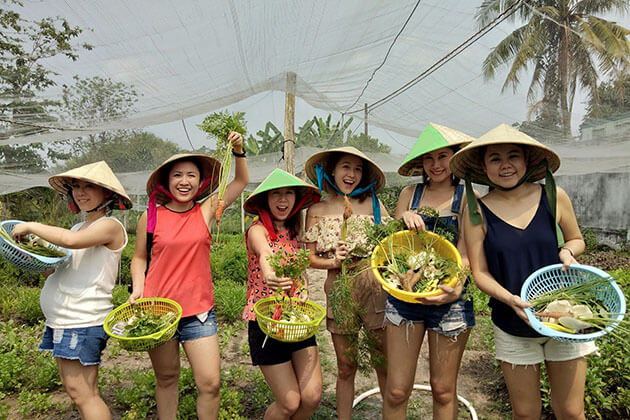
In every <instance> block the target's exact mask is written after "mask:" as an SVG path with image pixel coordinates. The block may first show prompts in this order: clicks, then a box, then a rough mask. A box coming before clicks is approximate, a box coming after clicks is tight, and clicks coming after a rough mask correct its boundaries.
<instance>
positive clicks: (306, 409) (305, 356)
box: [291, 346, 322, 420]
mask: <svg viewBox="0 0 630 420" xmlns="http://www.w3.org/2000/svg"><path fill="white" fill-rule="evenodd" d="M292 363H293V369H294V371H295V376H296V377H297V382H298V386H299V388H300V407H299V408H298V410H297V411H296V412H295V414H294V415H293V416H292V417H291V419H292V420H301V419H305V420H306V419H309V418H311V415H312V414H313V413H314V412H315V410H316V409H317V406H318V405H319V402H320V401H321V399H322V367H321V364H320V360H319V351H318V350H317V346H311V347H306V348H304V349H302V350H298V351H296V352H295V353H293V358H292Z"/></svg>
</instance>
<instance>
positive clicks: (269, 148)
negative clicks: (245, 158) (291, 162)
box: [245, 121, 284, 155]
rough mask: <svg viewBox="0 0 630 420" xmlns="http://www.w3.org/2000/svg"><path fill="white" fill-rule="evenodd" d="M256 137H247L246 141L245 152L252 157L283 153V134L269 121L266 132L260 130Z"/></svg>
mask: <svg viewBox="0 0 630 420" xmlns="http://www.w3.org/2000/svg"><path fill="white" fill-rule="evenodd" d="M256 136H258V139H256V137H254V136H253V135H251V134H250V135H249V136H247V138H246V139H245V150H246V151H247V153H249V154H251V155H259V154H262V153H273V152H281V151H282V147H283V146H284V136H283V135H282V132H281V131H280V130H279V129H278V127H276V126H275V125H274V123H272V122H271V121H267V124H265V129H264V130H258V131H257V132H256Z"/></svg>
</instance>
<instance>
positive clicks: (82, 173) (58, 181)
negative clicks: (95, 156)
mask: <svg viewBox="0 0 630 420" xmlns="http://www.w3.org/2000/svg"><path fill="white" fill-rule="evenodd" d="M72 179H78V180H81V181H85V182H90V183H92V184H96V185H99V186H101V187H103V188H105V189H107V190H109V191H111V192H113V193H116V194H118V196H119V197H120V199H121V200H122V204H123V206H124V207H125V209H130V208H131V206H132V205H133V204H132V203H131V200H130V199H129V196H128V195H127V193H126V192H125V189H124V188H123V186H122V184H121V183H120V181H119V180H118V178H116V175H114V172H113V171H112V169H111V168H110V167H109V165H108V164H107V163H106V162H105V161H104V160H101V161H99V162H94V163H90V164H87V165H83V166H79V167H78V168H74V169H71V170H69V171H67V172H64V173H61V174H59V175H54V176H51V177H50V178H48V183H49V184H50V186H51V187H53V188H54V189H55V190H57V191H59V192H60V193H62V194H66V195H69V194H70V193H71V192H70V188H69V185H70V182H71V180H72Z"/></svg>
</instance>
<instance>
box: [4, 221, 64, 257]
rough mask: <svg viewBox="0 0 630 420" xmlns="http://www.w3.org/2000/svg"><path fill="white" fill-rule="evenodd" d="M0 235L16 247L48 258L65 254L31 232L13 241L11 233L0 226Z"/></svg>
mask: <svg viewBox="0 0 630 420" xmlns="http://www.w3.org/2000/svg"><path fill="white" fill-rule="evenodd" d="M0 235H2V237H3V238H4V239H6V240H7V241H8V242H10V243H12V244H13V245H15V246H17V247H18V248H20V249H23V250H24V251H28V252H30V253H32V254H36V255H39V256H42V257H50V258H60V257H64V256H65V255H66V253H65V252H63V251H61V250H59V249H55V248H53V247H52V245H51V244H50V243H48V242H47V241H44V240H43V239H42V238H40V237H38V236H36V235H33V234H30V235H26V236H25V237H24V238H23V239H22V240H20V241H19V242H16V241H14V240H13V238H12V237H11V235H9V233H8V232H7V231H6V230H4V228H0Z"/></svg>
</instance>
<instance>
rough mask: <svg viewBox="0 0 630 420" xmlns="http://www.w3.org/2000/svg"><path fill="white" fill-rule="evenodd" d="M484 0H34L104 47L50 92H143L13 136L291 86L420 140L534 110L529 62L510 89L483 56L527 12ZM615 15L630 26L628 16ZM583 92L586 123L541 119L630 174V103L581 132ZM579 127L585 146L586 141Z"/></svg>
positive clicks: (37, 120)
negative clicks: (118, 110)
mask: <svg viewBox="0 0 630 420" xmlns="http://www.w3.org/2000/svg"><path fill="white" fill-rule="evenodd" d="M481 3H482V2H481V1H449V2H445V1H443V0H423V1H417V0H399V1H386V2H384V1H381V0H360V1H359V0H352V1H343V2H340V1H332V0H320V1H306V0H301V1H300V0H295V1H282V0H265V1H245V0H232V1H228V0H217V1H212V2H204V1H192V0H190V1H177V2H175V1H156V0H138V1H123V0H111V1H106V2H103V1H98V0H66V1H63V2H59V1H52V0H43V1H28V0H27V1H24V7H23V8H21V9H20V10H19V12H20V13H21V14H22V15H23V16H24V17H26V18H28V19H33V20H36V19H41V18H43V17H49V16H62V17H63V18H65V19H67V21H68V22H69V23H70V24H71V25H78V26H79V27H81V28H83V29H84V32H83V33H82V34H81V35H80V37H79V38H78V39H79V40H80V42H81V43H87V44H90V45H92V47H93V48H92V49H91V50H89V51H88V50H81V51H80V52H79V53H78V58H77V59H76V61H73V60H70V59H68V58H67V57H61V56H55V57H52V58H49V59H47V60H45V66H46V68H48V69H50V70H52V71H54V72H55V73H56V76H55V77H54V80H55V83H56V84H55V85H54V86H51V87H50V88H48V89H46V90H45V91H44V92H42V93H41V96H42V97H43V98H44V99H50V100H59V98H60V95H61V92H62V86H63V85H72V84H73V83H74V79H73V77H74V76H75V75H76V76H78V77H80V78H89V77H95V76H98V77H103V78H109V79H111V80H113V81H115V82H122V83H125V84H127V85H129V86H132V87H133V88H134V89H135V90H136V91H137V93H138V95H139V96H138V101H137V103H136V104H135V105H134V108H133V110H132V111H131V112H129V113H128V114H127V115H126V116H125V117H124V118H121V119H115V120H111V119H110V120H108V119H103V118H89V117H83V118H77V117H76V116H75V117H73V118H69V117H67V116H64V115H62V114H59V115H54V118H52V119H49V120H48V121H47V122H46V123H45V124H43V123H41V121H42V120H43V118H42V116H41V115H37V114H36V113H35V112H34V111H32V110H31V112H32V113H31V114H29V113H27V112H23V113H22V115H21V119H20V123H19V125H21V126H22V125H25V126H29V124H32V127H34V128H36V130H27V131H26V132H25V134H19V131H18V130H15V127H16V124H17V123H16V122H15V120H12V117H11V116H6V115H3V119H2V121H0V128H1V129H2V130H3V131H4V132H5V133H4V134H5V135H4V136H0V138H4V140H2V141H0V144H20V143H22V144H24V143H32V142H49V141H54V140H60V139H67V138H73V137H77V136H82V135H86V134H91V133H98V132H101V131H105V130H112V129H121V128H143V127H147V126H151V125H154V124H160V123H165V122H168V121H177V120H180V119H183V118H187V117H191V116H194V115H199V114H202V113H209V112H212V111H214V110H218V109H220V108H222V107H225V106H227V105H230V104H234V103H236V102H238V101H241V100H243V99H245V98H248V97H250V96H253V95H256V94H258V93H261V92H265V91H287V90H290V91H291V93H294V94H295V95H296V96H298V97H300V98H302V99H303V100H305V101H306V102H307V103H308V104H310V105H312V106H313V107H315V108H318V109H322V110H326V111H328V112H335V113H341V114H342V115H343V118H349V117H353V118H355V119H361V118H364V104H367V105H368V107H367V110H368V120H369V124H370V126H377V127H381V128H383V129H386V130H389V131H391V132H393V133H398V134H400V135H403V136H410V137H407V140H406V142H407V143H408V144H407V145H406V146H407V147H408V148H410V147H411V145H412V144H413V141H414V138H415V137H417V135H418V134H419V133H420V132H421V131H422V129H423V128H424V127H426V125H427V124H428V123H429V122H436V123H439V124H443V125H446V126H449V127H452V128H456V129H459V130H461V131H463V132H466V133H468V134H470V135H472V136H479V135H481V134H482V133H484V132H486V131H487V130H489V129H491V128H492V127H494V126H496V125H498V124H500V123H508V124H512V123H515V122H522V121H525V120H527V119H528V110H529V106H528V99H527V93H528V92H527V87H528V86H529V83H530V80H531V69H530V71H529V73H528V72H527V71H525V72H524V73H523V74H521V75H520V78H521V79H522V86H520V87H519V88H518V89H517V90H513V89H512V88H511V87H508V88H506V89H505V90H502V87H503V83H504V81H505V76H506V74H507V69H508V66H503V67H499V68H497V71H496V76H495V77H494V78H492V79H489V80H487V79H486V78H485V77H484V74H483V62H484V59H485V58H486V57H487V56H488V54H489V53H490V52H491V51H492V49H493V48H494V47H495V46H496V45H497V44H498V43H499V42H500V41H501V40H502V39H504V38H505V37H506V36H507V35H508V34H509V33H511V32H512V31H513V30H514V29H515V28H517V27H518V26H519V25H520V24H522V23H521V22H518V19H517V21H516V22H515V21H512V20H510V19H507V20H504V19H503V18H504V17H508V16H507V15H506V16H504V17H501V19H497V20H496V21H492V22H490V23H489V24H488V25H487V26H486V29H485V30H480V28H482V27H481V26H480V23H479V22H478V20H477V19H476V18H475V14H476V13H477V11H478V7H479V6H480V5H481ZM612 20H616V21H619V22H620V23H621V24H624V23H625V25H624V26H626V27H628V26H630V25H628V22H629V20H628V18H627V17H624V16H613V17H612ZM288 74H295V80H296V82H295V86H292V85H290V86H288V84H287V80H288V77H287V75H288ZM580 95H581V93H580V89H577V92H576V97H575V100H574V103H575V106H574V109H573V112H572V118H573V120H572V123H573V124H572V126H573V132H572V133H571V134H570V135H562V134H559V133H558V132H556V131H553V132H551V131H550V132H546V131H544V130H541V131H540V133H541V134H540V135H539V136H538V137H537V138H538V139H539V140H540V141H543V142H545V143H551V144H557V145H558V147H557V149H558V152H559V153H560V155H561V157H562V158H563V159H564V161H563V162H564V164H563V170H567V171H568V172H569V173H570V172H575V173H585V172H586V173H588V172H614V171H625V172H627V171H628V170H629V167H628V164H627V162H628V158H629V157H630V151H629V149H630V147H629V146H628V144H629V143H628V139H629V138H630V114H629V115H627V116H626V117H625V119H624V118H622V119H619V120H617V121H615V122H614V123H613V124H612V125H611V124H609V121H608V120H602V121H601V122H599V121H595V122H591V123H590V125H589V126H588V127H586V129H587V130H585V131H588V133H586V134H585V133H584V132H578V130H577V127H579V126H580V123H581V122H582V118H583V116H584V114H585V110H584V101H585V99H584V98H583V97H581V96H580ZM27 99H28V98H19V97H17V98H16V97H2V98H0V100H1V101H2V102H3V103H8V102H11V101H15V100H27ZM529 104H531V102H530V103H529ZM29 118H31V119H30V120H29ZM29 121H30V122H29ZM12 129H13V130H14V131H15V133H11V132H10V130H12ZM602 130H605V131H602ZM589 133H590V134H589ZM589 136H590V137H589ZM576 139H582V140H584V141H582V142H580V143H583V144H580V145H579V146H575V143H576ZM381 141H382V142H383V143H387V142H388V139H387V138H384V139H381ZM567 142H570V143H571V144H570V145H563V143H567ZM296 168H298V166H297V165H296ZM252 172H253V171H252Z"/></svg>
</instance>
